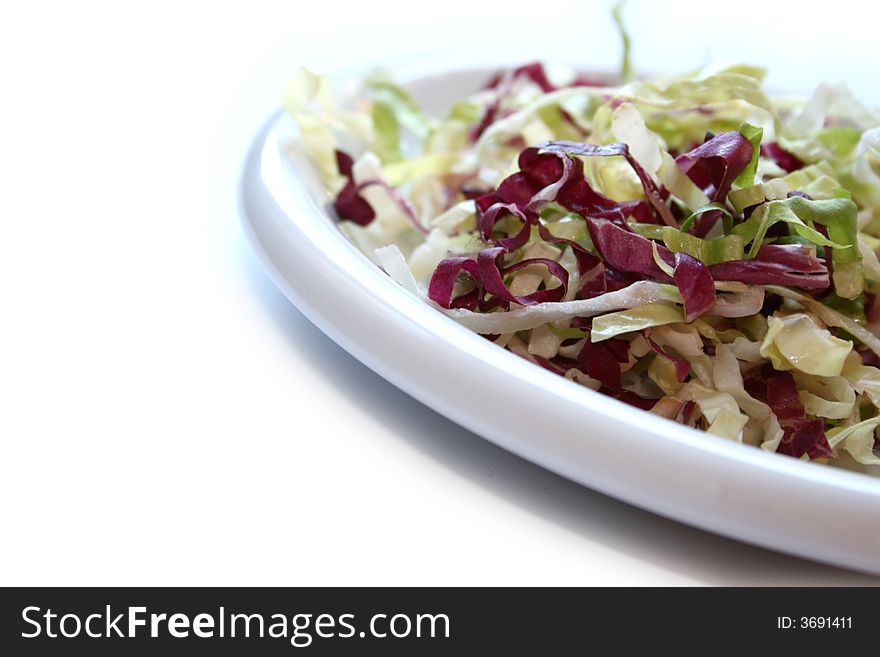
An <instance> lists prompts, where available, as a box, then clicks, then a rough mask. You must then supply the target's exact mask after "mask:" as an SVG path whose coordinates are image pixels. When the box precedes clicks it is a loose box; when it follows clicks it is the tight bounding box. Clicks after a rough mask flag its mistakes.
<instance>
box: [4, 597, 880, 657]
mask: <svg viewBox="0 0 880 657" xmlns="http://www.w3.org/2000/svg"><path fill="white" fill-rule="evenodd" d="M0 597H2V606H0V627H2V636H0V650H2V653H3V654H6V655H55V654H58V655H61V654H87V655H129V654H157V655H163V657H164V656H166V655H167V656H170V655H193V654H248V655H264V654H266V655H284V654H287V655H291V654H297V653H305V654H313V655H341V654H374V653H378V654H389V655H394V654H400V655H404V654H406V655H412V654H419V655H435V654H436V655H442V654H452V653H453V652H454V651H459V650H462V649H486V650H490V651H491V652H492V654H497V653H498V652H499V651H512V653H513V654H524V653H526V652H528V651H536V652H537V653H538V654H547V653H548V651H556V652H563V651H564V652H568V651H575V650H577V651H579V652H580V651H585V650H592V649H598V648H599V647H600V646H604V647H606V648H607V647H608V646H611V647H613V649H614V652H616V651H618V650H621V651H624V652H629V651H635V650H637V649H644V648H645V646H646V645H647V646H655V647H656V648H658V649H659V648H664V649H678V648H690V649H705V650H716V649H719V648H723V649H724V650H725V651H728V650H735V649H743V650H750V651H755V650H756V649H757V650H758V651H759V654H766V653H767V651H768V650H769V649H770V648H771V647H774V648H775V647H780V648H785V649H799V648H803V647H808V648H811V649H813V650H815V649H821V648H828V649H832V648H833V649H835V650H836V651H839V650H840V649H841V648H845V647H847V646H850V645H851V646H857V645H862V646H869V645H871V642H872V641H874V640H875V638H874V635H875V634H876V632H875V628H876V619H877V607H878V605H877V603H878V600H880V595H878V591H877V589H796V588H795V589H793V588H789V589H601V588H595V589H547V588H533V589H527V588H511V589H458V588H441V589H433V588H432V589H424V588H410V589H390V588H323V589H320V588H319V589H312V588H302V589H297V588H293V589H282V588H271V589H251V588H201V589H166V588H135V589H125V588H76V589H72V588H65V589H58V588H48V589H38V588H36V589H4V590H2V593H0ZM609 641H610V643H609ZM74 651H75V652H74ZM550 654H554V653H550Z"/></svg>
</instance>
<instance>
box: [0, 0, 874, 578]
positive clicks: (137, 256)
mask: <svg viewBox="0 0 880 657" xmlns="http://www.w3.org/2000/svg"><path fill="white" fill-rule="evenodd" d="M710 5H712V6H715V8H710ZM867 6H868V4H867V3H856V2H843V1H841V0H838V1H837V2H835V3H834V4H833V6H830V5H829V4H828V3H821V4H820V3H816V6H815V8H813V6H812V4H811V3H807V2H800V3H783V2H773V3H769V2H744V1H743V0H739V1H738V2H736V3H707V2H687V3H673V2H670V3H659V2H650V3H649V2H631V3H630V6H628V7H627V10H626V15H627V18H628V24H629V26H630V29H631V32H632V35H633V39H634V45H635V62H636V64H637V65H638V66H640V67H642V68H643V69H652V70H654V69H659V70H678V69H683V68H695V67H697V66H700V65H702V64H705V63H708V62H709V61H710V60H712V59H715V58H723V59H743V58H745V59H748V60H750V61H752V62H755V63H761V64H765V63H766V64H771V65H772V68H771V77H770V84H771V85H773V86H776V87H778V88H786V89H804V88H809V87H811V86H812V85H813V84H814V83H815V82H817V81H819V80H820V79H823V78H826V79H832V80H834V79H847V80H848V81H849V82H850V83H851V84H852V86H853V87H854V88H856V90H857V91H859V92H861V93H863V95H864V94H866V95H868V96H869V97H873V100H877V99H878V98H877V93H876V89H874V87H873V86H872V84H873V83H874V80H875V79H876V78H875V71H876V62H877V61H878V57H877V55H878V50H880V47H878V45H877V40H876V31H875V29H874V26H875V25H876V21H875V20H873V19H871V17H870V16H866V15H865V14H864V11H865V10H863V9H861V7H867ZM4 7H5V8H4V9H2V10H0V62H2V64H0V76H2V78H0V80H2V86H0V99H2V100H0V103H2V104H0V119H2V121H0V220H2V235H0V302H2V305H0V318H2V319H0V337H2V340H0V445H2V453H0V509H2V510H0V526H2V528H3V539H2V542H0V583H2V584H4V585H9V584H31V585H35V584H95V585H98V584H117V585H119V584H125V585H137V584H140V585H153V584H155V585H159V584H186V585H197V584H203V585H207V584H212V585H220V584H230V585H238V584H252V585H276V584H277V585H281V584H285V585H300V584H302V585H305V584H317V585H321V584H323V585H330V584H409V585H427V584H649V585H653V584H664V585H680V584H856V583H877V580H875V579H872V578H869V577H867V576H864V575H860V574H856V573H849V572H845V571H841V570H837V569H834V568H831V567H828V566H822V565H818V564H813V563H808V562H804V561H800V560H797V559H793V558H790V557H785V556H781V555H777V554H773V553H770V552H766V551H763V550H759V549H757V548H752V547H748V546H744V545H741V544H738V543H735V542H732V541H728V540H726V539H722V538H717V537H714V536H711V535H708V534H705V533H703V532H700V531H697V530H694V529H690V528H686V527H683V526H680V525H678V524H676V523H674V522H672V521H668V520H664V519H660V518H658V517H655V516H652V515H650V514H647V513H644V512H642V511H639V510H636V509H633V508H631V507H628V506H626V505H624V504H621V503H618V502H615V501H613V500H610V499H608V498H605V497H602V496H600V495H598V494H595V493H592V492H590V491H588V490H586V489H583V488H581V487H579V486H576V485H574V484H571V483H569V482H567V481H565V480H562V479H560V478H558V477H556V476H554V475H551V474H548V473H546V472H544V471H542V470H540V469H539V468H537V467H535V466H532V465H530V464H529V463H526V462H524V461H522V460H520V459H518V458H516V457H513V456H511V455H509V454H507V453H505V452H503V451H501V450H499V449H497V448H495V447H493V446H491V445H489V444H488V443H485V442H484V441H482V440H481V439H480V438H478V437H476V436H474V435H473V434H470V433H469V432H467V431H464V430H462V429H460V428H459V427H457V426H455V425H453V424H452V423H450V422H448V421H447V420H445V419H443V418H441V417H439V416H438V415H436V414H435V413H433V412H432V411H430V410H428V409H426V408H425V407H423V406H421V405H420V404H418V403H416V402H414V401H412V400H411V399H409V398H408V397H407V396H405V395H404V394H403V393H401V392H399V391H398V390H396V389H395V388H393V387H392V386H390V385H389V384H387V383H385V382H384V381H383V380H381V379H380V378H378V377H377V376H376V375H374V374H373V373H372V372H370V371H369V370H367V369H365V368H364V367H363V366H361V365H360V364H359V363H358V362H356V361H354V360H353V359H352V358H351V357H349V356H348V355H347V354H346V353H344V352H343V351H341V350H340V349H339V348H338V347H336V346H335V345H334V344H333V343H331V342H330V341H329V340H328V339H326V338H325V337H324V336H323V335H322V334H320V333H319V332H318V331H317V330H316V329H315V328H313V327H312V326H311V325H310V324H309V323H308V322H307V321H306V320H305V319H304V318H303V317H302V316H301V315H300V314H299V313H298V311H297V310H296V309H295V308H293V306H291V305H290V304H289V303H288V302H287V301H286V299H285V298H284V297H283V296H282V295H281V294H280V293H278V292H277V291H276V290H275V289H274V288H273V287H272V285H271V284H270V283H269V282H268V280H267V278H266V277H265V276H264V275H263V273H262V272H261V271H260V269H259V267H258V265H257V264H256V261H255V259H254V257H253V256H252V255H251V254H250V252H249V250H248V247H247V245H246V244H245V242H244V240H243V236H242V232H241V230H240V228H239V225H238V217H237V206H236V188H237V184H238V178H239V174H240V169H241V165H242V163H243V158H244V154H245V152H246V149H247V147H248V144H249V142H250V140H251V138H252V137H253V136H254V134H255V133H256V131H257V129H258V127H259V126H260V124H261V122H262V121H264V120H265V118H266V117H267V116H268V115H269V114H270V113H271V112H272V111H273V110H274V109H275V108H276V107H277V106H278V92H279V89H280V88H281V86H282V85H283V83H284V82H285V81H286V79H287V77H288V76H289V74H290V72H291V71H292V70H293V69H294V67H296V66H297V65H299V64H302V63H305V64H308V65H310V66H311V67H313V68H317V69H321V70H325V71H331V72H333V71H338V70H340V69H352V68H358V67H365V66H371V65H379V64H385V65H393V64H395V63H396V62H400V61H402V60H403V61H407V62H412V61H420V60H422V59H433V60H437V59H438V58H441V59H442V58H443V57H445V56H447V55H450V54H451V55H454V57H455V59H456V60H457V61H461V60H462V59H467V58H469V57H470V56H471V54H473V58H474V60H475V61H484V60H485V59H487V58H490V59H495V60H498V59H504V60H508V61H510V62H521V61H526V60H528V59H530V58H535V57H543V58H545V59H557V60H568V61H580V62H583V64H584V66H587V67H589V66H596V67H599V68H608V67H613V66H614V65H615V64H616V61H617V58H618V44H617V38H616V35H615V33H614V31H613V30H612V28H611V26H610V21H609V19H608V10H607V7H608V5H607V4H606V3H595V4H587V3H579V2H574V1H571V2H555V3H550V4H548V3H545V2H538V3H534V2H530V3H525V2H516V3H515V2H512V0H511V1H510V2H507V3H494V2H493V3H475V2H458V1H450V0H444V1H443V2H438V3H415V2H407V3H400V4H396V3H388V2H357V3H354V2H352V3H340V2H328V1H325V2H319V3H299V2H247V3H243V2H242V3H237V4H232V3H207V2H205V3H195V2H191V3H185V2H151V3H140V4H135V3H105V4H97V3H85V2H80V3H56V4H50V3H16V4H11V3H6V4H5V5H4ZM12 7H15V8H12ZM551 8H552V12H551V13H543V12H544V11H545V10H548V9H551ZM859 16H861V17H863V19H860V18H858V17H859ZM854 17H855V18H854ZM792 503H793V504H796V501H793V502H792Z"/></svg>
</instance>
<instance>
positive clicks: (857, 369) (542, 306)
mask: <svg viewBox="0 0 880 657" xmlns="http://www.w3.org/2000/svg"><path fill="white" fill-rule="evenodd" d="M627 42H628V40H627ZM628 60H629V57H628V54H627V55H626V56H625V57H624V66H622V71H621V73H620V75H616V76H613V77H608V76H606V77H602V76H584V75H576V74H574V73H572V72H566V71H558V70H555V69H547V68H545V67H544V66H542V65H541V64H538V63H533V64H527V65H524V66H520V67H517V68H514V69H511V70H506V71H503V72H499V73H498V74H497V75H495V76H493V77H491V79H489V80H487V81H486V84H485V86H484V88H482V89H480V90H479V91H477V92H476V93H474V94H473V95H471V96H469V97H467V98H462V99H460V100H458V101H457V102H455V103H454V104H452V105H451V107H450V108H449V110H448V112H446V114H445V115H444V116H442V117H440V118H438V117H434V116H429V115H427V114H426V113H424V112H423V111H422V110H421V109H420V108H419V106H418V105H417V104H416V103H415V102H414V101H413V99H412V98H411V97H410V95H409V94H408V93H407V92H406V91H405V90H404V89H403V88H401V87H400V86H398V85H397V84H395V83H394V82H393V81H392V80H391V79H389V78H388V77H387V76H383V75H380V74H376V75H373V76H370V77H368V78H367V79H365V80H364V84H363V88H364V91H363V94H361V97H360V98H359V99H358V101H357V102H356V103H355V105H354V107H353V108H343V107H340V106H338V105H337V103H336V102H335V101H334V99H333V97H332V95H331V92H330V89H329V86H328V83H327V81H326V79H324V78H322V77H320V76H317V75H315V74H313V73H311V72H309V71H306V70H302V71H300V72H299V73H298V74H297V75H296V77H295V78H294V80H293V81H292V82H291V83H290V85H289V86H288V87H287V88H286V90H285V93H284V102H285V106H286V108H287V110H288V111H289V113H290V114H291V115H292V117H293V118H294V119H295V121H296V123H297V124H298V127H299V134H300V139H301V143H302V144H303V145H304V146H305V148H306V149H307V151H308V153H309V155H310V157H311V158H312V160H313V161H314V163H315V165H316V167H317V169H318V170H319V172H320V174H321V176H322V179H323V181H324V184H325V185H326V186H327V189H328V190H329V192H330V193H331V194H332V195H333V198H334V199H335V200H334V202H333V207H334V209H335V213H336V214H337V215H338V219H339V221H340V223H339V225H340V228H341V229H342V230H343V231H344V232H345V234H346V235H347V236H348V238H350V240H351V241H352V242H353V243H354V244H355V245H357V246H358V247H359V248H360V249H361V250H362V251H363V252H364V253H365V254H366V255H367V256H369V257H370V258H371V259H373V260H374V261H375V262H376V263H377V264H378V265H379V266H381V267H382V268H383V269H384V270H385V271H386V272H387V273H388V274H389V275H390V276H391V277H392V278H393V279H394V280H395V281H397V282H398V283H399V284H400V285H402V286H403V287H405V288H406V289H407V290H409V291H410V292H412V293H413V294H415V295H418V296H419V297H421V298H423V299H424V300H425V301H426V303H429V304H431V305H433V306H435V307H436V308H437V309H438V311H439V312H443V313H445V314H446V315H447V316H449V317H450V318H451V319H453V320H455V321H456V322H459V323H460V324H462V325H464V326H466V327H468V328H469V329H471V330H473V331H475V332H477V333H479V334H481V335H482V336H484V337H485V338H486V339H488V340H491V341H493V342H494V343H495V344H497V345H498V346H499V347H502V348H506V349H509V350H510V351H512V352H514V353H515V354H517V355H519V356H521V357H522V358H525V359H527V360H529V361H531V362H533V363H534V364H535V365H537V366H539V367H543V368H545V369H548V370H550V371H551V372H555V373H556V374H558V375H560V376H563V377H565V378H567V379H569V380H571V381H572V382H573V383H572V385H582V386H586V387H588V388H591V389H593V390H597V391H599V392H602V393H605V394H607V395H610V396H612V397H614V398H616V399H619V400H621V401H624V402H626V403H629V404H633V405H635V406H638V407H640V408H643V409H645V410H648V411H650V412H652V413H655V414H658V415H661V416H663V417H666V418H669V419H670V420H673V421H676V422H680V423H682V424H686V425H689V426H693V427H698V428H700V429H704V430H706V431H708V432H710V433H713V434H716V435H719V436H723V437H725V438H729V439H731V440H736V441H741V442H745V443H748V444H751V445H756V446H760V447H761V448H763V449H765V450H770V451H774V452H778V453H780V454H786V455H789V456H792V457H795V458H801V459H809V460H815V461H828V460H831V459H835V458H838V457H839V456H841V455H842V454H843V453H847V454H848V455H849V456H850V457H851V458H852V459H855V460H856V461H858V462H860V463H863V464H880V458H878V453H877V451H875V450H876V448H877V447H878V442H877V438H876V435H877V433H876V432H877V428H878V426H880V410H878V409H880V337H878V336H880V297H878V294H880V260H878V255H877V254H878V251H880V166H878V165H880V112H878V111H876V110H874V109H872V108H870V107H867V106H865V105H863V104H862V103H860V102H859V101H858V100H857V99H855V98H854V97H853V96H852V95H851V94H850V92H849V91H848V90H847V89H846V88H845V87H844V86H842V85H827V84H826V85H822V86H820V87H819V88H818V89H817V90H816V92H815V93H814V94H813V95H812V97H810V98H809V99H807V100H803V99H801V100H798V99H789V98H782V97H772V96H770V95H768V93H767V92H766V91H765V90H764V88H763V86H762V79H763V77H764V71H763V70H762V69H760V68H757V67H754V66H745V65H740V66H728V67H719V68H715V69H711V70H703V71H700V72H697V73H690V74H687V75H682V76H678V77H672V78H668V79H665V78H664V79H661V78H656V79H654V78H652V79H637V80H631V79H630V72H629V62H628Z"/></svg>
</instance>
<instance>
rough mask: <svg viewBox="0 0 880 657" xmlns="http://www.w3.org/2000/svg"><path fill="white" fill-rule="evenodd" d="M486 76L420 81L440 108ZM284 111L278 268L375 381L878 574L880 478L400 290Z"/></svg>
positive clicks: (629, 483) (261, 208)
mask: <svg viewBox="0 0 880 657" xmlns="http://www.w3.org/2000/svg"><path fill="white" fill-rule="evenodd" d="M485 77H486V71H485V70H465V71H454V72H449V73H445V74H440V75H432V76H423V77H420V78H410V82H409V88H410V90H411V91H412V92H413V93H414V95H415V96H416V97H417V98H418V99H419V100H420V101H421V102H422V104H423V106H425V107H426V108H428V109H429V110H432V109H433V110H440V109H442V108H443V107H445V106H446V105H447V104H448V101H449V100H451V99H454V98H457V97H461V96H463V95H465V94H467V93H469V92H471V91H473V90H475V89H476V88H477V87H478V85H479V83H480V82H481V81H483V80H485ZM329 201H330V198H329V196H328V194H327V193H326V191H325V190H324V189H323V187H322V186H321V184H320V182H319V180H318V178H317V176H316V174H315V173H314V171H313V170H312V167H311V165H310V163H309V161H308V159H307V158H306V157H305V155H304V154H303V153H302V152H300V150H299V149H298V144H297V140H296V134H295V130H294V128H293V126H292V122H291V121H290V120H289V119H288V118H287V117H285V116H282V115H281V114H279V115H277V116H276V117H274V118H273V119H272V120H271V121H270V122H269V124H268V125H267V127H266V128H265V130H264V131H263V132H262V133H261V134H260V136H259V137H258V139H257V141H256V143H255V144H254V147H253V150H252V153H251V155H250V157H249V160H248V162H247V165H246V170H245V174H244V179H243V182H242V189H241V205H242V215H243V220H244V225H245V228H246V232H247V234H248V236H249V238H250V240H251V242H252V244H253V247H254V249H255V250H256V252H257V254H258V255H259V257H260V259H261V261H262V263H263V265H264V267H265V269H266V271H267V272H268V273H269V275H270V276H271V277H272V279H273V280H274V281H275V283H276V284H277V285H278V287H279V288H280V289H281V290H282V291H283V292H284V294H286V295H287V297H288V298H289V299H290V300H291V301H292V302H293V303H294V304H295V305H296V306H297V307H298V308H299V309H300V310H301V311H302V312H303V313H304V314H305V315H306V316H307V317H308V318H309V319H310V320H311V321H312V322H314V323H315V324H316V325H317V326H318V327H319V328H320V329H321V330H322V331H324V332H325V333H326V334H327V335H328V336H330V337H331V338H332V339H333V340H335V341H336V342H337V343H338V344H339V345H341V346H342V347H343V348H344V349H346V350H347V351H348V352H349V353H351V354H352V355H353V356H355V357H356V358H358V359H359V360H361V361H362V362H363V363H365V364H366V365H367V366H369V367H370V368H372V369H373V370H374V371H376V372H377V373H378V374H379V375H381V376H383V377H384V378H386V379H388V380H389V381H390V382H392V383H393V384H395V385H396V386H398V387H399V388H401V389H402V390H404V391H406V392H407V393H409V394H410V395H412V396H413V397H415V398H416V399H418V400H419V401H421V402H422V403H424V404H426V405H427V406H430V407H431V408H433V409H435V410H436V411H438V412H439V413H442V414H443V415H445V416H447V417H448V418H450V419H452V420H454V421H455V422H458V423H459V424H461V425H463V426H465V427H467V428H468V429H470V430H472V431H474V432H475V433H477V434H479V435H481V436H484V437H485V438H487V439H488V440H491V441H492V442H494V443H496V444H498V445H500V446H502V447H504V448H506V449H508V450H510V451H512V452H514V453H516V454H519V455H520V456H522V457H524V458H526V459H529V460H530V461H533V462H535V463H537V464H539V465H541V466H543V467H545V468H548V469H550V470H552V471H554V472H556V473H559V474H561V475H563V476H565V477H568V478H570V479H573V480H574V481H577V482H580V483H581V484H583V485H585V486H588V487H590V488H593V489H596V490H599V491H602V492H603V493H606V494H608V495H612V496H614V497H616V498H619V499H621V500H625V501H627V502H629V503H632V504H635V505H637V506H640V507H642V508H645V509H649V510H651V511H653V512H655V513H658V514H661V515H664V516H667V517H670V518H675V519H677V520H679V521H681V522H685V523H688V524H690V525H694V526H697V527H701V528H703V529H707V530H710V531H713V532H716V533H719V534H723V535H725V536H729V537H732V538H736V539H739V540H742V541H747V542H749V543H754V544H756V545H761V546H764V547H768V548H773V549H776V550H780V551H783V552H787V553H790V554H795V555H799V556H803V557H808V558H812V559H816V560H819V561H824V562H828V563H833V564H837V565H842V566H847V567H851V568H856V569H861V570H864V571H869V572H872V573H880V478H877V477H873V476H869V475H866V474H861V473H854V472H847V471H844V470H840V469H837V468H832V467H827V466H821V465H817V464H810V463H806V462H802V461H799V460H796V459H792V458H789V457H784V456H780V455H776V454H770V453H767V452H764V451H762V450H760V449H757V448H754V447H749V446H745V445H741V444H737V443H734V442H731V441H727V440H724V439H721V438H718V437H715V436H711V435H708V434H705V433H702V432H698V431H696V430H694V429H690V428H688V427H685V426H682V425H679V424H675V423H673V422H670V421H668V420H665V419H662V418H660V417H657V416H654V415H651V414H649V413H646V412H644V411H641V410H639V409H636V408H633V407H630V406H627V405H625V404H623V403H621V402H618V401H616V400H614V399H611V398H609V397H606V396H604V395H600V394H599V393H596V392H593V391H591V390H589V389H587V388H584V387H582V386H579V385H577V384H574V383H572V382H570V381H567V380H565V379H564V378H562V377H559V376H557V375H555V374H552V373H550V372H547V371H545V370H543V369H541V368H539V367H536V366H535V365H533V364H531V363H529V362H527V361H525V360H522V359H521V358H519V357H518V356H516V355H514V354H512V353H510V352H508V351H506V350H504V349H501V348H499V347H497V346H495V345H493V344H492V343H491V342H489V341H488V340H485V339H484V338H481V337H480V336H478V335H476V334H474V333H471V332H470V331H468V330H467V329H465V328H463V327H461V326H459V325H458V324H456V323H455V322H454V321H453V320H451V319H449V318H447V317H445V316H443V315H442V314H441V313H439V312H437V311H436V310H434V309H432V308H431V307H430V306H428V305H427V304H425V303H423V302H421V301H420V300H418V299H416V298H415V297H413V296H411V295H410V294H409V293H407V292H406V291H404V290H403V289H402V288H400V287H398V286H397V285H396V284H395V283H394V282H392V281H391V279H389V278H388V277H387V276H386V275H385V273H384V272H382V271H381V270H380V269H378V268H377V267H376V266H375V265H373V264H372V263H371V262H370V261H369V260H368V259H367V258H366V257H365V256H364V255H362V254H361V253H360V252H359V251H358V250H357V249H356V248H355V247H354V246H352V245H351V244H350V243H349V242H348V241H347V240H346V238H345V237H344V236H343V235H342V233H341V232H340V231H339V230H338V229H337V227H336V226H335V224H334V221H333V219H332V218H331V216H330V214H329V213H328V209H327V208H328V202H329Z"/></svg>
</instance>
